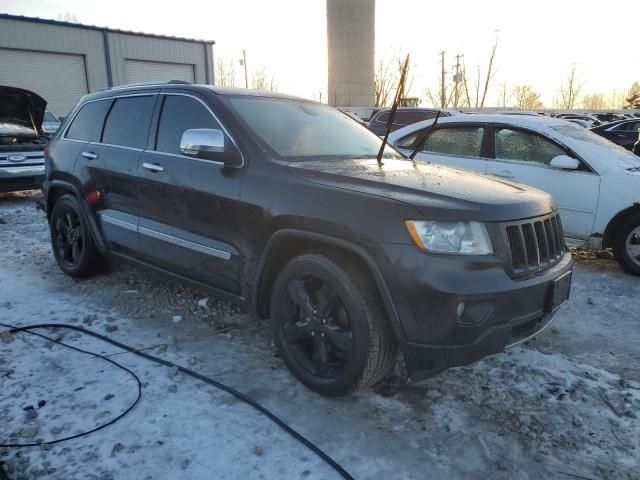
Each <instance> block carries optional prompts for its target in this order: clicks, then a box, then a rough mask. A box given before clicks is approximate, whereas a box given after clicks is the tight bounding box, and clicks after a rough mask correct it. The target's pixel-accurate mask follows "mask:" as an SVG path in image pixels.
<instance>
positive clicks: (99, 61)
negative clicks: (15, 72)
mask: <svg viewBox="0 0 640 480" xmlns="http://www.w3.org/2000/svg"><path fill="white" fill-rule="evenodd" d="M0 48H10V49H19V50H33V51H39V52H51V53H68V54H76V55H83V56H84V60H85V66H86V75H87V83H88V88H89V91H90V92H96V91H98V90H103V89H105V88H108V85H107V70H106V62H105V59H104V40H103V38H102V32H99V31H93V30H87V29H82V28H67V27H60V26H57V25H47V24H41V23H33V22H28V21H19V20H10V19H5V18H0Z"/></svg>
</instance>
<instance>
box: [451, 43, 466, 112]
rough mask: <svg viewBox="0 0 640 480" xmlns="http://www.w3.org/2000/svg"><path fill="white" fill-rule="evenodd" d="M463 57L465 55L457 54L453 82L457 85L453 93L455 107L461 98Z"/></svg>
mask: <svg viewBox="0 0 640 480" xmlns="http://www.w3.org/2000/svg"><path fill="white" fill-rule="evenodd" d="M462 57H464V55H460V54H459V53H458V54H457V55H456V74H455V75H454V76H453V82H454V85H455V91H454V93H453V106H454V108H458V100H459V99H460V80H461V75H460V58H462Z"/></svg>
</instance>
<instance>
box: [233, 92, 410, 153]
mask: <svg viewBox="0 0 640 480" xmlns="http://www.w3.org/2000/svg"><path fill="white" fill-rule="evenodd" d="M229 103H230V104H231V106H232V108H233V109H234V110H235V112H236V113H237V114H238V115H239V116H240V118H241V120H243V122H244V123H245V125H246V126H247V127H248V128H249V130H251V132H252V133H254V134H255V135H256V136H257V137H258V138H259V139H260V140H261V141H262V142H263V143H264V144H266V145H267V146H268V147H269V148H270V149H271V150H273V151H274V152H275V153H276V154H277V155H278V156H280V157H283V158H287V159H292V160H295V159H300V160H304V159H307V158H310V157H336V158H354V159H355V158H367V157H376V156H377V155H378V150H379V149H380V145H381V143H382V140H380V138H379V137H378V136H377V135H375V134H374V133H372V132H370V131H369V130H367V129H366V128H363V127H362V126H361V125H358V124H357V123H356V122H354V121H353V120H352V119H351V118H349V117H348V116H347V115H345V114H343V113H342V112H340V111H338V110H336V109H334V108H331V107H328V106H326V105H322V104H317V103H311V102H301V101H296V100H288V99H280V98H269V97H251V96H230V97H229ZM383 158H403V157H402V155H401V154H399V153H398V152H397V151H396V150H394V149H393V148H392V147H390V146H387V147H386V149H385V152H384V157H383Z"/></svg>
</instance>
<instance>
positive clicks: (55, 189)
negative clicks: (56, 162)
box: [45, 180, 106, 253]
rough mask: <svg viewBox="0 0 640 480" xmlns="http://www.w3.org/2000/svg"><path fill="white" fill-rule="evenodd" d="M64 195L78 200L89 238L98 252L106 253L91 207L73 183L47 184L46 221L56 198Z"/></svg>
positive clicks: (59, 181)
mask: <svg viewBox="0 0 640 480" xmlns="http://www.w3.org/2000/svg"><path fill="white" fill-rule="evenodd" d="M65 194H70V195H73V196H74V197H75V198H76V199H77V200H78V203H79V205H80V214H81V215H82V219H83V221H84V222H85V223H86V224H87V225H88V227H89V231H90V233H91V237H92V238H93V241H94V244H95V245H96V247H97V248H98V251H100V252H101V253H104V252H105V251H106V246H105V243H104V241H103V239H102V235H101V233H100V230H99V229H98V224H97V223H96V220H95V217H94V216H93V214H92V212H91V207H90V206H89V203H88V202H87V200H86V199H85V198H84V196H83V195H82V193H81V191H80V189H79V188H78V187H77V186H76V185H74V184H73V183H71V182H68V181H65V180H52V181H50V182H48V185H47V190H46V205H45V213H46V214H47V220H49V219H50V218H51V212H52V210H53V207H54V205H55V203H56V201H57V200H58V198H60V197H61V196H63V195H65Z"/></svg>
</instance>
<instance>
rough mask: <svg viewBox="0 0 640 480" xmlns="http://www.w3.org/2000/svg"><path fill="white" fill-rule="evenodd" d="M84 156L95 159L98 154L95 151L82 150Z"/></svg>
mask: <svg viewBox="0 0 640 480" xmlns="http://www.w3.org/2000/svg"><path fill="white" fill-rule="evenodd" d="M82 156H83V157H84V158H86V159H88V160H95V159H96V158H98V155H96V154H95V153H93V152H82Z"/></svg>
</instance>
